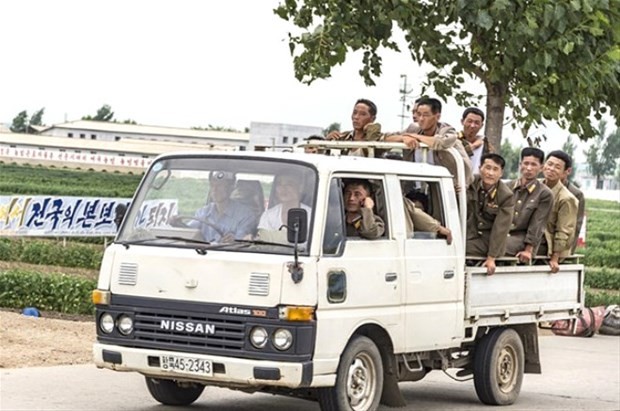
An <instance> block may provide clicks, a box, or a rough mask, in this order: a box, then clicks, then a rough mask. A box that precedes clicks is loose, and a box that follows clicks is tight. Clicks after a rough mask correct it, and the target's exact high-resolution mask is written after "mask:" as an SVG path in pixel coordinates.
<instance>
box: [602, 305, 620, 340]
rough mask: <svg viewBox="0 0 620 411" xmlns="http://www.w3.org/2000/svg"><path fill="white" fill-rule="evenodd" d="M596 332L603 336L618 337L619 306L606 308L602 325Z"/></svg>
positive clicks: (619, 329) (619, 327) (619, 328)
mask: <svg viewBox="0 0 620 411" xmlns="http://www.w3.org/2000/svg"><path fill="white" fill-rule="evenodd" d="M598 332H599V333H600V334H605V335H620V306H618V305H610V306H608V307H607V310H605V318H604V319H603V325H601V329H600V330H599V331H598Z"/></svg>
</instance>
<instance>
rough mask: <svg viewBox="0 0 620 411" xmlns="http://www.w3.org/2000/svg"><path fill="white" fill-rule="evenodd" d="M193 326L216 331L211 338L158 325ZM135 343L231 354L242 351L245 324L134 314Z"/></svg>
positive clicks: (163, 314)
mask: <svg viewBox="0 0 620 411" xmlns="http://www.w3.org/2000/svg"><path fill="white" fill-rule="evenodd" d="M162 320H163V321H169V322H171V321H175V322H179V321H181V322H192V323H194V324H208V325H213V326H214V327H215V333H214V334H208V335H205V334H203V333H194V332H187V331H185V330H184V329H183V330H180V331H179V330H176V329H173V330H166V329H162V328H161V322H162ZM134 327H135V328H134V330H135V331H134V339H135V341H141V342H145V343H147V344H148V345H151V344H155V345H160V346H163V345H165V346H170V345H172V346H174V347H175V349H180V350H183V349H187V350H188V351H202V350H203V349H215V350H234V351H240V350H242V349H243V343H244V323H243V322H242V321H239V320H232V319H230V318H216V317H214V316H209V315H192V316H188V315H174V314H169V313H156V312H154V311H144V310H139V311H136V313H135V317H134Z"/></svg>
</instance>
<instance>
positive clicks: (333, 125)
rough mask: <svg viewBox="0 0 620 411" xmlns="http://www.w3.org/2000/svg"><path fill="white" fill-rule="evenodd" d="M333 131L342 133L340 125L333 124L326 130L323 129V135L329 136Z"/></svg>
mask: <svg viewBox="0 0 620 411" xmlns="http://www.w3.org/2000/svg"><path fill="white" fill-rule="evenodd" d="M332 131H340V123H331V124H330V125H329V126H327V128H326V129H323V135H324V136H327V135H328V134H329V133H331V132H332Z"/></svg>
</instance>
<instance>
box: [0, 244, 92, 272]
mask: <svg viewBox="0 0 620 411" xmlns="http://www.w3.org/2000/svg"><path fill="white" fill-rule="evenodd" d="M0 240H1V241H0V259H2V260H5V261H19V262H23V263H29V264H41V265H57V266H61V267H76V268H88V269H98V268H99V266H100V264H101V259H102V258H103V246H102V245H100V244H84V243H74V242H68V243H67V244H66V245H63V244H62V243H61V242H58V241H54V240H40V239H27V238H16V239H12V238H3V239H0Z"/></svg>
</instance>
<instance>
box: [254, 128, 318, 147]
mask: <svg viewBox="0 0 620 411" xmlns="http://www.w3.org/2000/svg"><path fill="white" fill-rule="evenodd" d="M313 134H318V135H322V134H323V129H322V128H321V127H316V126H300V125H294V124H283V123H261V122H256V121H253V122H252V123H250V147H249V149H250V150H256V149H265V148H267V149H269V148H273V149H274V150H276V151H284V150H286V149H290V148H292V147H293V146H294V145H295V144H298V143H301V142H303V141H304V139H306V138H308V137H309V136H311V135H313Z"/></svg>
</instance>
